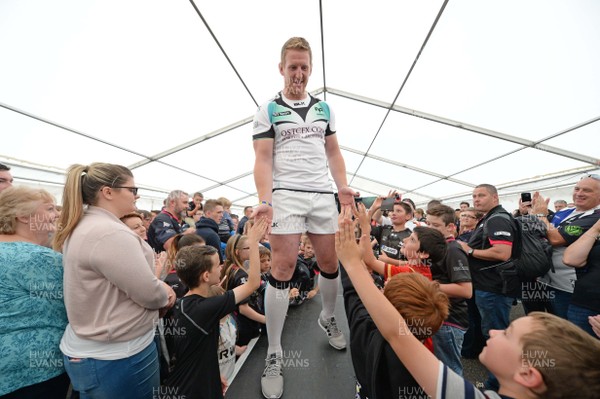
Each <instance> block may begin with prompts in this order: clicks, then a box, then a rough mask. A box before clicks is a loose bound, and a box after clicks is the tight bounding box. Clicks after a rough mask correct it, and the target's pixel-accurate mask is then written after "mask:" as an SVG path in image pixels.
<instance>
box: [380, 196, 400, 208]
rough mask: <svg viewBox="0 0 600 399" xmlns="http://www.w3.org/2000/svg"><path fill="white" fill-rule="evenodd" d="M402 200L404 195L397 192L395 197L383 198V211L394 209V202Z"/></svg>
mask: <svg viewBox="0 0 600 399" xmlns="http://www.w3.org/2000/svg"><path fill="white" fill-rule="evenodd" d="M401 200H402V196H401V195H400V194H396V195H395V196H393V197H389V198H386V199H384V200H383V202H382V203H381V210H382V211H391V210H393V209H394V204H396V203H398V202H400V201H401Z"/></svg>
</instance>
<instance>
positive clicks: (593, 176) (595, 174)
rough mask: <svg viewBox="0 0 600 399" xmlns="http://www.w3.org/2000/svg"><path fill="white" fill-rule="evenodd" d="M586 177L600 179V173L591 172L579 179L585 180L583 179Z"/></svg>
mask: <svg viewBox="0 0 600 399" xmlns="http://www.w3.org/2000/svg"><path fill="white" fill-rule="evenodd" d="M586 177H590V178H592V179H594V180H600V175H599V174H597V173H590V174H588V175H584V176H583V177H582V178H581V179H579V180H583V179H585V178H586Z"/></svg>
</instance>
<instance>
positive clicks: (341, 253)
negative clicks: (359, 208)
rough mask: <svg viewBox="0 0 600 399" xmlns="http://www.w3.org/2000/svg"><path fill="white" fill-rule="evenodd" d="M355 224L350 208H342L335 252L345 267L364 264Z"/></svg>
mask: <svg viewBox="0 0 600 399" xmlns="http://www.w3.org/2000/svg"><path fill="white" fill-rule="evenodd" d="M355 226H356V222H354V221H352V213H351V210H350V208H349V207H346V208H344V209H342V212H341V213H340V216H339V218H338V227H339V230H338V232H337V233H335V252H336V253H337V257H338V259H339V260H340V262H342V264H343V265H344V267H345V268H348V267H354V266H356V264H362V262H361V256H360V249H359V248H358V244H357V243H356V237H355V235H354V228H355Z"/></svg>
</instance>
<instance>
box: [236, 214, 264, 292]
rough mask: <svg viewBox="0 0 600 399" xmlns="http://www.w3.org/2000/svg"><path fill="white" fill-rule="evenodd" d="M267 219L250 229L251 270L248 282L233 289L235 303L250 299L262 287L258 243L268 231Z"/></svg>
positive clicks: (261, 220) (249, 270) (258, 220)
mask: <svg viewBox="0 0 600 399" xmlns="http://www.w3.org/2000/svg"><path fill="white" fill-rule="evenodd" d="M267 226H268V223H267V218H265V217H262V218H260V219H257V220H256V223H254V225H253V226H252V228H251V229H250V233H249V234H248V246H249V247H250V268H249V269H248V281H247V282H246V283H245V284H242V285H240V286H237V287H235V288H234V289H233V293H234V295H235V303H236V304H237V303H240V302H241V301H242V300H244V299H245V298H247V297H249V296H250V295H251V294H252V293H253V292H254V290H256V289H257V288H258V287H259V286H260V255H259V250H258V243H259V241H260V238H261V237H262V236H263V235H264V234H265V231H266V230H267Z"/></svg>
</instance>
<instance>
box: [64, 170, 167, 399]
mask: <svg viewBox="0 0 600 399" xmlns="http://www.w3.org/2000/svg"><path fill="white" fill-rule="evenodd" d="M137 190H138V189H137V187H135V184H134V181H133V175H132V173H131V171H130V170H129V169H127V168H126V167H124V166H120V165H113V164H106V163H94V164H91V165H89V166H84V165H73V166H71V167H70V168H69V171H68V173H67V181H66V184H65V189H64V194H63V211H62V213H61V216H60V219H59V223H60V225H61V227H62V229H61V230H59V231H58V232H57V233H56V236H55V237H54V243H53V245H54V248H55V249H56V250H62V251H63V262H64V269H65V271H64V273H65V277H64V293H65V305H66V308H67V315H68V317H69V324H68V325H67V328H66V329H65V332H64V335H63V338H62V340H61V343H60V349H61V351H62V352H63V354H64V362H65V369H66V370H67V373H68V374H69V376H70V377H71V381H72V383H73V388H74V389H75V390H77V391H79V392H80V394H81V397H82V398H130V399H131V398H134V399H136V398H139V399H142V398H150V397H152V396H153V394H154V393H156V392H157V391H156V390H157V389H159V385H160V376H159V362H158V354H157V347H156V344H155V342H154V330H155V327H156V325H157V322H158V316H159V309H166V308H169V307H171V306H172V305H173V303H174V301H175V293H174V292H173V290H172V289H171V287H169V286H168V285H167V284H165V283H164V282H162V281H160V280H159V279H157V278H156V276H155V275H154V272H153V271H154V252H153V251H152V248H150V246H149V245H148V244H147V243H146V242H145V241H144V240H143V239H142V238H141V237H140V236H138V235H137V234H135V233H134V232H133V231H132V230H131V229H130V228H128V227H127V226H126V225H125V224H123V223H122V222H121V221H120V220H119V218H121V217H122V216H124V215H126V214H128V213H130V212H133V211H135V209H136V207H135V202H136V200H137V199H138V198H139V197H138V195H137Z"/></svg>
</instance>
